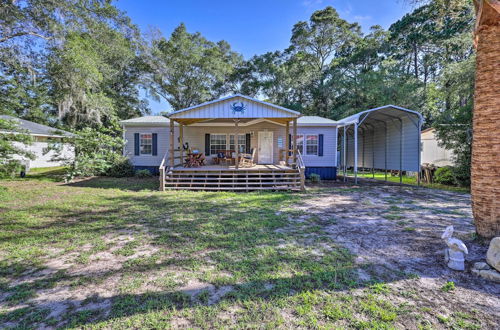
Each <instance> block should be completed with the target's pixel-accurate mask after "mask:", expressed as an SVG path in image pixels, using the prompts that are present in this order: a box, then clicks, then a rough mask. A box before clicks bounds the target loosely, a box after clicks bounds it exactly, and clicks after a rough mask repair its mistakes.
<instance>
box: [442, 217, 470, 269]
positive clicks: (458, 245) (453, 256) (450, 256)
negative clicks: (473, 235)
mask: <svg viewBox="0 0 500 330" xmlns="http://www.w3.org/2000/svg"><path fill="white" fill-rule="evenodd" d="M452 236H453V226H448V227H446V229H445V231H444V233H443V235H442V236H441V238H442V239H444V240H445V242H446V245H448V248H447V249H446V250H445V252H444V261H445V262H446V264H447V266H448V267H449V268H451V269H454V270H465V255H466V254H468V253H469V251H468V250H467V246H465V244H464V242H462V241H461V240H459V239H458V238H454V237H452Z"/></svg>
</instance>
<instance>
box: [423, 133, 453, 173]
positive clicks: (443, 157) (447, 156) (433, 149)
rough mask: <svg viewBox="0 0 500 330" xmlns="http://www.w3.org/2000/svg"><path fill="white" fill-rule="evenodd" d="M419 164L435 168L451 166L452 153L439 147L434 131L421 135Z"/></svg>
mask: <svg viewBox="0 0 500 330" xmlns="http://www.w3.org/2000/svg"><path fill="white" fill-rule="evenodd" d="M421 162H422V164H425V163H428V164H434V165H436V166H447V165H453V152H452V151H451V150H447V149H445V148H443V147H440V146H439V144H438V141H437V139H436V136H435V133H434V130H429V131H426V132H423V133H422V158H421Z"/></svg>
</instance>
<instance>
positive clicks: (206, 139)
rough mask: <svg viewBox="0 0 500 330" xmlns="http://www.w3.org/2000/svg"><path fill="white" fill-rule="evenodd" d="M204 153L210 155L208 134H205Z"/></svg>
mask: <svg viewBox="0 0 500 330" xmlns="http://www.w3.org/2000/svg"><path fill="white" fill-rule="evenodd" d="M205 155H207V156H210V134H208V133H207V134H205Z"/></svg>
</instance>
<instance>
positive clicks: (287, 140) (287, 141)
mask: <svg viewBox="0 0 500 330" xmlns="http://www.w3.org/2000/svg"><path fill="white" fill-rule="evenodd" d="M289 150H290V122H289V121H287V122H286V125H285V165H286V166H288V161H289V159H290V151H289Z"/></svg>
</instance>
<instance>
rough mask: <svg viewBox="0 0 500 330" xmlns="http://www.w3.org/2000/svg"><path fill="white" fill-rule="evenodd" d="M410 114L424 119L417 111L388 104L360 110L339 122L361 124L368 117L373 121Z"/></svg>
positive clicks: (342, 123)
mask: <svg viewBox="0 0 500 330" xmlns="http://www.w3.org/2000/svg"><path fill="white" fill-rule="evenodd" d="M408 115H416V116H417V117H418V119H419V120H420V121H421V122H422V123H423V121H424V118H423V117H422V115H421V114H420V113H419V112H417V111H414V110H410V109H406V108H403V107H398V106H397V105H392V104H388V105H384V106H381V107H378V108H373V109H368V110H365V111H361V112H358V113H356V114H354V115H352V116H349V117H346V118H343V119H341V120H339V121H338V123H339V125H341V126H343V125H351V124H359V123H362V122H363V121H364V120H365V119H367V118H368V119H369V120H371V121H387V120H393V119H397V118H401V117H405V116H408Z"/></svg>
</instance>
